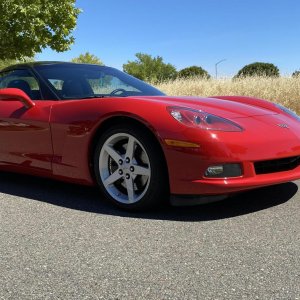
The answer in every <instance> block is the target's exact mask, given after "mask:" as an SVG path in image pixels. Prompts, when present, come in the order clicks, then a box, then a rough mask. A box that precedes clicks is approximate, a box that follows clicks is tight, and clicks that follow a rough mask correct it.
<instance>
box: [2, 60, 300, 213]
mask: <svg viewBox="0 0 300 300" xmlns="http://www.w3.org/2000/svg"><path fill="white" fill-rule="evenodd" d="M0 100H1V102H0V105H1V109H0V168H1V169H2V170H6V171H13V172H22V173H27V174H31V175H38V176H45V177H51V178H56V179H61V180H65V181H70V182H73V183H79V184H85V185H98V186H99V188H100V190H101V192H102V194H103V195H104V196H105V198H107V199H109V200H110V201H111V202H113V203H114V204H116V205H118V206H119V207H122V208H125V209H132V210H136V209H146V208H149V207H153V206H155V205H157V204H160V203H161V202H163V201H164V200H165V199H169V195H171V197H170V199H171V202H172V203H174V204H177V205H179V204H183V205H184V204H195V203H198V202H199V203H200V202H202V203H203V202H210V201H214V200H219V199H222V198H224V197H226V196H228V195H230V194H232V193H236V192H239V191H243V190H247V189H253V188H257V187H262V186H267V185H273V184H278V183H282V182H287V181H291V180H295V179H299V178H300V166H299V165H300V118H299V117H298V116H297V115H296V114H294V113H293V112H291V111H289V110H288V109H286V108H284V107H282V106H280V105H276V104H273V103H271V102H268V101H264V100H260V99H254V98H248V97H232V96H230V97H229V96H224V97H212V98H196V97H168V96H165V95H164V94H163V93H161V92H160V91H158V90H157V89H155V88H153V87H151V86H150V85H148V84H146V83H144V82H142V81H140V80H138V79H136V78H134V77H131V76H129V75H127V74H125V73H123V72H120V71H118V70H116V69H113V68H109V67H103V66H96V65H85V64H73V63H59V62H44V63H29V64H22V65H16V66H11V67H8V68H6V69H4V70H2V71H1V73H0Z"/></svg>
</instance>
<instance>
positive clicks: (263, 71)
mask: <svg viewBox="0 0 300 300" xmlns="http://www.w3.org/2000/svg"><path fill="white" fill-rule="evenodd" d="M251 76H264V77H279V69H278V68H277V67H276V66H275V65H273V64H270V63H262V62H256V63H252V64H249V65H246V66H244V67H243V68H242V69H241V70H239V71H238V73H237V74H236V75H235V76H234V78H240V77H251Z"/></svg>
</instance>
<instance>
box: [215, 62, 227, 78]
mask: <svg viewBox="0 0 300 300" xmlns="http://www.w3.org/2000/svg"><path fill="white" fill-rule="evenodd" d="M225 60H226V58H225V59H221V60H220V61H218V62H217V63H216V64H215V69H216V79H218V64H220V63H221V62H223V61H225Z"/></svg>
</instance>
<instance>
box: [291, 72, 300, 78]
mask: <svg viewBox="0 0 300 300" xmlns="http://www.w3.org/2000/svg"><path fill="white" fill-rule="evenodd" d="M292 77H300V70H297V71H295V72H294V73H293V74H292Z"/></svg>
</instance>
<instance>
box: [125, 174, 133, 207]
mask: <svg viewBox="0 0 300 300" xmlns="http://www.w3.org/2000/svg"><path fill="white" fill-rule="evenodd" d="M126 189H127V195H128V202H129V203H133V202H134V199H135V195H134V186H133V180H132V178H129V179H126Z"/></svg>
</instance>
